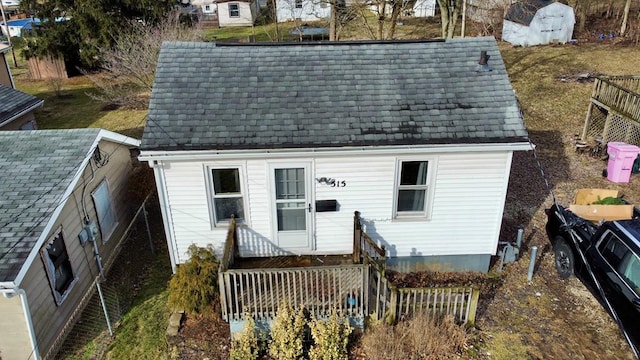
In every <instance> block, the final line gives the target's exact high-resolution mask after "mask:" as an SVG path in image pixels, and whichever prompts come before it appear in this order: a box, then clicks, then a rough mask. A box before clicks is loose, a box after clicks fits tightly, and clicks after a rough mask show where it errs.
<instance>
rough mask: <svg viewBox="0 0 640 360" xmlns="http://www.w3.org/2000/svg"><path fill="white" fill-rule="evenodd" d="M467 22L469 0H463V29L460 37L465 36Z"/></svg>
mask: <svg viewBox="0 0 640 360" xmlns="http://www.w3.org/2000/svg"><path fill="white" fill-rule="evenodd" d="M466 23H467V0H462V31H460V37H464V28H465V25H466Z"/></svg>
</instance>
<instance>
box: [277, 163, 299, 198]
mask: <svg viewBox="0 0 640 360" xmlns="http://www.w3.org/2000/svg"><path fill="white" fill-rule="evenodd" d="M275 182H276V199H278V200H282V199H304V198H305V190H304V168H299V169H276V170H275Z"/></svg>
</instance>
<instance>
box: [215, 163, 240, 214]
mask: <svg viewBox="0 0 640 360" xmlns="http://www.w3.org/2000/svg"><path fill="white" fill-rule="evenodd" d="M240 178H241V177H240V168H237V167H230V168H212V169H211V182H212V186H211V188H212V192H211V195H212V208H213V220H214V222H215V223H221V222H228V221H229V220H230V219H231V216H232V215H233V216H234V217H235V218H236V219H238V220H243V219H244V218H245V217H244V197H243V195H242V183H241V181H240Z"/></svg>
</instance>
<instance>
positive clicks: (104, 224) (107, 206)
mask: <svg viewBox="0 0 640 360" xmlns="http://www.w3.org/2000/svg"><path fill="white" fill-rule="evenodd" d="M91 196H92V197H93V204H94V206H95V208H96V213H97V214H98V225H99V226H100V233H101V234H102V241H107V240H109V238H110V237H111V235H113V231H114V230H115V229H116V227H117V226H118V221H117V219H116V213H115V211H113V201H112V199H111V191H109V183H108V182H107V179H104V180H102V182H101V183H100V185H98V187H97V188H96V189H95V190H93V192H92V193H91Z"/></svg>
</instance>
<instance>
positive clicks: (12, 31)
mask: <svg viewBox="0 0 640 360" xmlns="http://www.w3.org/2000/svg"><path fill="white" fill-rule="evenodd" d="M39 23H40V19H37V18H28V19H16V20H8V21H7V25H5V23H4V22H0V28H2V33H3V34H4V35H5V36H6V35H7V26H8V27H9V36H11V37H14V36H17V37H21V36H23V35H24V32H23V31H24V30H25V27H26V28H27V30H31V29H33V24H39Z"/></svg>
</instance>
